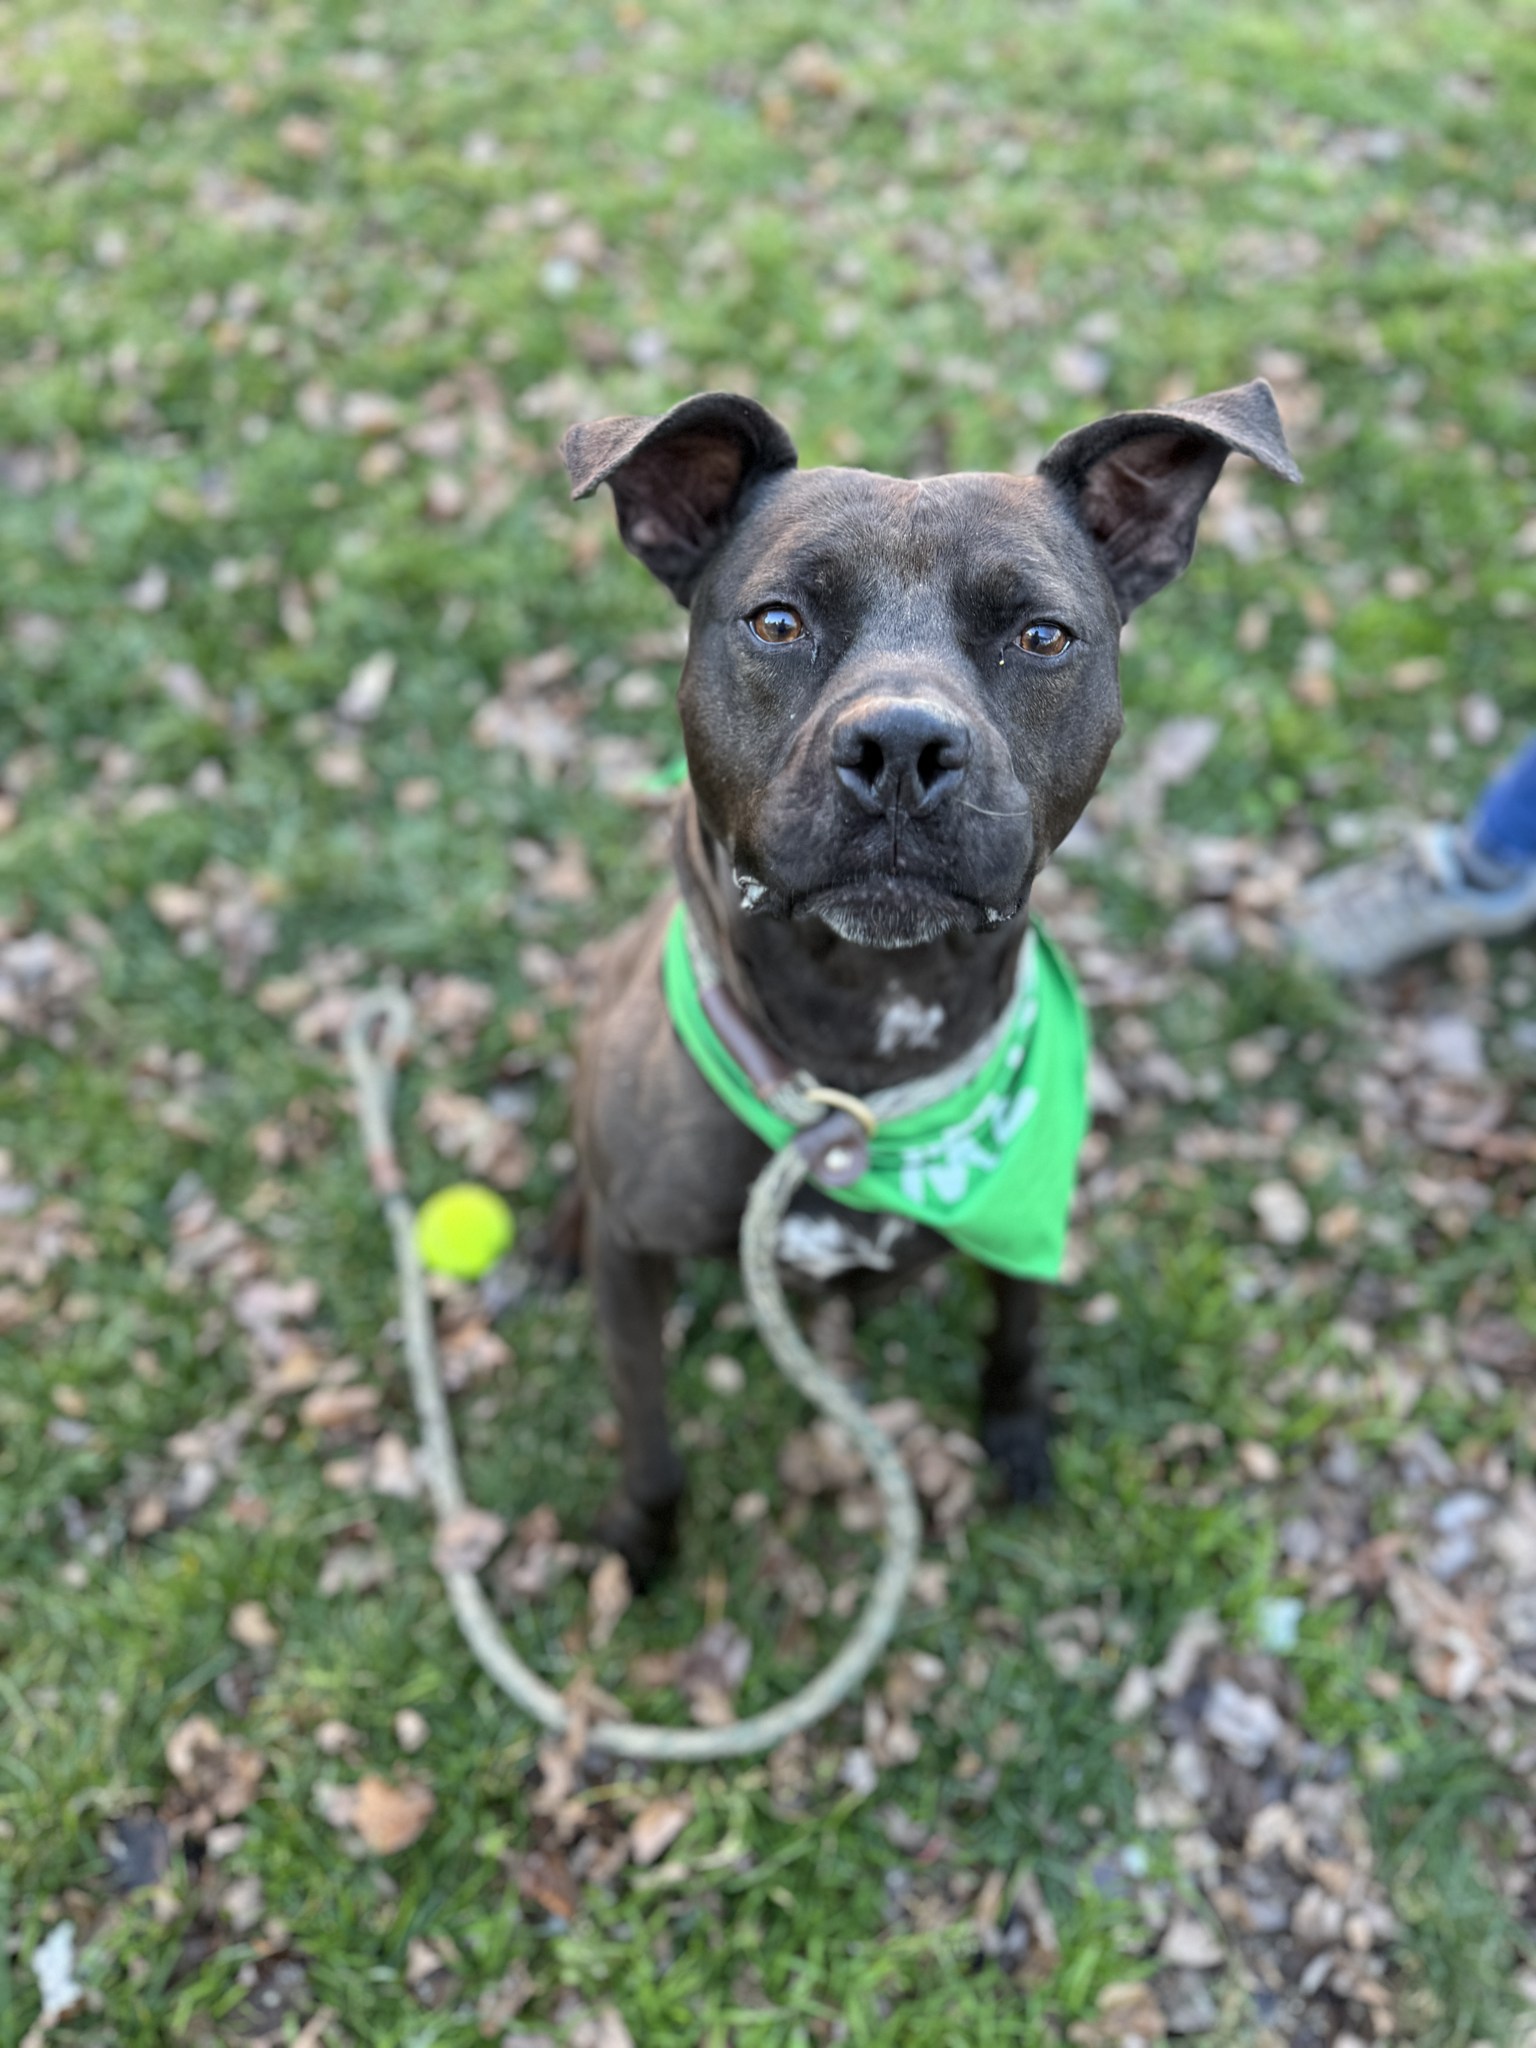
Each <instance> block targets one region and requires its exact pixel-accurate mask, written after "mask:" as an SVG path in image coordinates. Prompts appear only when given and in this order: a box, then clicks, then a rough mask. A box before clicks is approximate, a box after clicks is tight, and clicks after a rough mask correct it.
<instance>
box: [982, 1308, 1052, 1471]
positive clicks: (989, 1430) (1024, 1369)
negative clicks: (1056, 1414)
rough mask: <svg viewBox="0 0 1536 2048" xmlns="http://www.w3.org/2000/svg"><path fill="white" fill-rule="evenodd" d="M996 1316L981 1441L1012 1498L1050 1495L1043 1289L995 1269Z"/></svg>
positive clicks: (987, 1364)
mask: <svg viewBox="0 0 1536 2048" xmlns="http://www.w3.org/2000/svg"><path fill="white" fill-rule="evenodd" d="M989 1277H990V1279H991V1281H992V1293H993V1298H994V1300H995V1302H996V1304H997V1316H996V1320H995V1321H994V1323H993V1325H992V1334H991V1337H990V1338H989V1340H988V1344H987V1354H986V1362H985V1364H984V1365H983V1367H982V1374H981V1441H982V1446H983V1448H984V1449H985V1451H986V1453H987V1455H988V1457H989V1458H991V1460H992V1462H993V1463H994V1464H995V1465H996V1466H997V1467H998V1468H999V1470H1000V1471H1001V1472H1002V1475H1003V1480H1004V1483H1005V1484H1006V1486H1007V1489H1008V1498H1009V1499H1010V1500H1013V1501H1021V1502H1027V1501H1039V1500H1048V1499H1049V1498H1050V1494H1051V1487H1052V1477H1051V1447H1050V1392H1049V1389H1048V1387H1047V1385H1046V1378H1045V1358H1044V1351H1043V1347H1042V1344H1041V1338H1040V1302H1041V1289H1040V1287H1039V1286H1038V1285H1037V1283H1036V1282H1035V1281H1033V1280H1015V1279H1012V1278H1011V1277H1010V1276H1009V1275H1008V1274H1006V1273H996V1272H994V1273H991V1274H990V1275H989Z"/></svg>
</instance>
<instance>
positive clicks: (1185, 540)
mask: <svg viewBox="0 0 1536 2048" xmlns="http://www.w3.org/2000/svg"><path fill="white" fill-rule="evenodd" d="M1231 454H1238V455H1250V456H1252V458H1253V460H1254V461H1255V462H1262V463H1263V465H1264V467H1265V468H1266V469H1272V470H1273V471H1274V472H1275V474H1276V475H1277V476H1283V477H1284V478H1285V479H1286V481H1287V483H1293V484H1299V483H1300V482H1301V471H1300V470H1299V469H1298V468H1297V467H1296V465H1295V463H1294V462H1293V461H1292V460H1291V451H1290V449H1289V448H1287V447H1286V445H1285V430H1284V429H1283V427H1282V426H1281V424H1280V414H1279V412H1278V410H1277V409H1276V406H1275V394H1274V393H1273V392H1272V391H1271V390H1270V388H1269V386H1268V384H1266V383H1265V381H1264V379H1263V378H1262V377H1256V378H1255V379H1254V381H1253V382H1252V383H1251V384H1239V385H1238V386H1237V388H1236V389H1235V390H1232V391H1213V392H1211V393H1210V395H1209V396H1208V397H1206V398H1190V399H1186V400H1184V401H1183V402H1182V403H1181V404H1179V405H1159V406H1155V407H1152V408H1151V409H1149V410H1148V411H1146V412H1117V413H1111V414H1110V416H1109V417H1108V419H1102V420H1095V421H1094V422H1093V423H1092V425H1091V426H1086V427H1078V428H1076V429H1074V431H1073V432H1072V433H1070V434H1064V435H1063V436H1062V438H1061V439H1060V440H1059V441H1058V442H1057V443H1056V445H1055V447H1054V448H1053V449H1052V450H1051V451H1050V453H1049V454H1048V455H1047V456H1046V457H1045V460H1044V461H1043V462H1042V463H1041V464H1040V469H1039V474H1040V475H1041V476H1043V477H1044V478H1045V479H1046V480H1047V481H1048V482H1049V483H1053V484H1055V485H1056V487H1057V489H1058V490H1060V491H1062V492H1064V493H1065V495H1066V496H1067V497H1068V498H1069V499H1070V501H1071V503H1072V507H1073V510H1074V512H1075V514H1076V516H1077V519H1078V523H1079V524H1080V525H1081V526H1082V527H1083V528H1084V529H1085V530H1086V532H1087V533H1088V534H1089V535H1090V536H1091V538H1092V539H1093V540H1094V541H1096V542H1097V543H1098V547H1099V553H1100V556H1101V558H1102V560H1103V563H1104V567H1105V570H1106V571H1107V573H1108V575H1109V580H1110V583H1111V585H1112V586H1113V588H1114V593H1115V597H1116V600H1117V602H1118V603H1119V606H1120V617H1121V619H1122V621H1123V620H1125V619H1128V618H1129V617H1130V615H1131V613H1132V612H1133V611H1134V610H1135V609H1136V607H1137V605H1139V604H1143V603H1145V601H1146V600H1147V599H1148V598H1149V597H1151V596H1152V595H1153V593H1154V592H1155V591H1159V590H1161V589H1162V587H1163V585H1164V584H1165V583H1171V582H1172V581H1173V579H1174V577H1175V576H1177V575H1179V574H1180V572H1181V571H1182V570H1183V569H1185V568H1186V567H1187V566H1188V563H1189V558H1190V556H1191V555H1192V554H1193V553H1194V549H1195V527H1196V525H1197V524H1198V522H1199V518H1200V508H1201V507H1202V506H1203V505H1204V503H1205V501H1206V499H1207V498H1208V497H1209V496H1210V493H1211V487H1212V485H1213V484H1214V483H1215V481H1216V479H1217V477H1219V476H1220V475H1221V465H1222V464H1223V463H1224V462H1225V461H1226V459H1227V457H1228V456H1229V455H1231Z"/></svg>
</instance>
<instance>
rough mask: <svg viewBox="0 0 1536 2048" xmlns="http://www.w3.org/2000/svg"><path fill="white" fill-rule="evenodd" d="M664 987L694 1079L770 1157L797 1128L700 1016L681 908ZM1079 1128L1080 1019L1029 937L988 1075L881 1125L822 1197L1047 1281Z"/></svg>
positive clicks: (1061, 965) (1083, 1037)
mask: <svg viewBox="0 0 1536 2048" xmlns="http://www.w3.org/2000/svg"><path fill="white" fill-rule="evenodd" d="M662 986H663V988H664V990H665V993H666V999H667V1008H668V1009H669V1010H670V1011H671V1013H672V1022H673V1025H674V1027H675V1028H676V1031H677V1035H678V1037H679V1038H680V1039H681V1040H682V1042H683V1044H684V1046H685V1047H686V1048H687V1050H688V1052H689V1053H690V1054H691V1056H692V1058H693V1060H694V1062H695V1064H696V1065H697V1067H698V1069H699V1072H700V1073H701V1074H702V1075H703V1076H704V1078H705V1080H706V1081H707V1082H708V1083H709V1085H710V1087H711V1088H713V1089H714V1091H715V1093H716V1094H717V1095H718V1096H719V1097H720V1099H721V1101H722V1102H724V1103H725V1105H726V1107H727V1108H728V1109H729V1110H730V1111H731V1113H732V1114H733V1115H734V1116H737V1117H739V1118H740V1119H741V1121H742V1122H743V1123H744V1124H746V1125H747V1127H748V1128H749V1129H750V1130H753V1131H755V1132H756V1133H757V1135H758V1136H759V1137H760V1138H761V1139H762V1140H763V1141H764V1142H765V1143H766V1144H768V1145H770V1146H772V1148H773V1149H774V1150H775V1151H778V1150H779V1148H780V1147H781V1146H783V1145H786V1144H787V1143H788V1142H789V1140H790V1139H791V1138H792V1137H793V1136H794V1135H795V1126H794V1125H793V1124H792V1123H790V1122H789V1121H788V1120H787V1118H785V1117H782V1116H779V1115H778V1114H777V1113H776V1112H775V1111H774V1110H772V1109H770V1108H769V1107H768V1105H767V1104H766V1103H765V1102H763V1101H762V1100H761V1099H760V1098H759V1096H758V1095H757V1094H756V1093H755V1091H754V1090H753V1087H752V1083H751V1082H750V1081H749V1080H748V1079H747V1076H746V1075H745V1073H744V1072H743V1071H742V1069H741V1067H740V1066H739V1065H738V1064H737V1062H736V1061H735V1060H734V1059H733V1058H732V1056H731V1054H730V1053H729V1052H728V1051H727V1050H726V1048H725V1046H724V1045H723V1044H722V1043H721V1041H720V1038H719V1035H718V1034H717V1032H716V1031H715V1028H714V1026H713V1025H712V1024H711V1023H710V1021H709V1019H708V1017H707V1016H706V1015H705V1013H704V1009H703V1005H702V1004H701V1003H700V1001H699V990H698V983H697V981H696V979H695V975H694V968H693V962H692V960H691V958H690V956H689V950H688V929H687V913H686V912H685V910H684V909H683V907H682V905H681V904H679V905H678V908H677V911H676V913H675V914H674V916H673V919H672V923H671V927H670V929H669V931H668V933H667V945H666V952H665V955H664V956H663V962H662ZM1087 1127H1088V1019H1087V1014H1086V1012H1085V1011H1084V1009H1083V1004H1082V998H1081V997H1080V996H1079V995H1078V993H1077V988H1076V985H1075V983H1074V982H1073V980H1072V977H1071V975H1070V974H1069V973H1068V971H1067V967H1066V963H1065V962H1064V961H1063V960H1062V958H1061V956H1060V954H1059V953H1058V952H1057V951H1056V949H1055V947H1054V946H1052V945H1051V943H1050V941H1049V940H1048V939H1047V938H1046V936H1045V934H1044V933H1043V932H1042V931H1041V930H1040V929H1039V927H1038V926H1036V927H1034V928H1033V929H1032V930H1031V931H1030V933H1029V934H1028V936H1027V937H1026V939H1025V941H1024V958H1023V963H1022V971H1021V973H1020V976H1019V981H1018V985H1017V988H1016V990H1015V993H1014V996H1013V1003H1012V1012H1011V1016H1010V1019H1009V1023H1008V1026H1007V1028H1006V1030H1005V1031H1004V1032H1003V1034H1002V1035H1001V1038H1000V1040H999V1043H998V1044H997V1046H996V1048H995V1049H994V1051H993V1052H992V1054H991V1056H990V1057H989V1058H988V1060H987V1061H986V1064H985V1065H984V1066H983V1067H982V1068H981V1070H980V1071H979V1072H978V1073H977V1074H975V1075H973V1076H972V1077H971V1079H969V1080H968V1081H965V1082H963V1083H962V1084H961V1085H960V1086H959V1087H958V1088H957V1089H956V1090H955V1092H954V1094H953V1095H951V1096H949V1097H948V1098H947V1099H946V1100H945V1101H943V1102H940V1103H937V1104H935V1105H934V1106H933V1107H932V1108H931V1109H926V1110H922V1111H920V1112H918V1113H917V1114H915V1115H912V1116H903V1117H896V1118H894V1119H893V1120H892V1121H890V1122H888V1123H882V1124H881V1125H879V1127H878V1128H877V1130H876V1131H875V1134H874V1137H873V1138H872V1139H871V1141H870V1152H869V1160H870V1163H869V1170H868V1171H867V1172H866V1173H865V1174H864V1175H862V1177H861V1178H860V1179H858V1180H856V1181H855V1182H853V1184H852V1185H851V1186H850V1187H845V1188H827V1189H826V1190H825V1192H826V1193H827V1194H829V1195H831V1196H832V1197H833V1198H834V1199H835V1200H836V1201H839V1202H846V1203H847V1205H848V1207H849V1208H850V1209H866V1210H874V1211H877V1212H880V1213H884V1214H890V1215H896V1216H910V1217H911V1218H913V1220H914V1221H916V1222H918V1223H926V1224H928V1225H929V1226H930V1228H932V1229H934V1230H937V1231H939V1232H941V1233H942V1234H943V1235H944V1236H945V1237H947V1238H948V1239H949V1240H950V1242H951V1244H954V1245H957V1246H958V1247H959V1248H960V1250H961V1251H965V1252H970V1253H971V1254H972V1255H973V1256H974V1257H975V1258H978V1259H980V1260H982V1261H983V1263H984V1264H986V1265H988V1266H993V1267H996V1268H997V1269H998V1270H999V1271H1000V1272H1003V1273H1011V1274H1013V1275H1015V1276H1016V1277H1017V1278H1019V1279H1031V1280H1054V1279H1055V1278H1056V1276H1057V1275H1058V1273H1059V1272H1060V1271H1061V1260H1062V1253H1063V1251H1064V1249H1065V1246H1066V1237H1067V1212H1068V1210H1069V1209H1070V1208H1071V1205H1072V1188H1073V1184H1074V1182H1075V1180H1076V1175H1077V1154H1078V1148H1079V1146H1080V1145H1081V1144H1082V1141H1083V1134H1084V1132H1085V1131H1086V1129H1087Z"/></svg>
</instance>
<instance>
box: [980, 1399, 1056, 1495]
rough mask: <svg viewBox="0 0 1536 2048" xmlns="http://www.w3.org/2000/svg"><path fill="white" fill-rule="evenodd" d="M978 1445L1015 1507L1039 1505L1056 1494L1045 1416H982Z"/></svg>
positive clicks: (1048, 1428) (1047, 1424)
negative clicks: (988, 1459) (980, 1446)
mask: <svg viewBox="0 0 1536 2048" xmlns="http://www.w3.org/2000/svg"><path fill="white" fill-rule="evenodd" d="M981 1443H982V1448H983V1450H984V1451H985V1452H986V1454H987V1456H988V1457H989V1458H990V1459H991V1460H992V1463H993V1464H994V1465H995V1466H996V1467H997V1469H998V1471H999V1472H1001V1473H1002V1475H1003V1486H1004V1489H1005V1490H1006V1492H1007V1495H1008V1498H1009V1500H1010V1501H1011V1502H1013V1504H1014V1505H1015V1506H1016V1507H1033V1506H1038V1505H1040V1504H1042V1503H1044V1502H1045V1501H1048V1500H1049V1499H1050V1498H1051V1496H1052V1494H1053V1493H1054V1492H1055V1491H1056V1474H1055V1471H1054V1469H1053V1467H1052V1465H1051V1440H1050V1424H1049V1422H1048V1421H1047V1419H1046V1417H1045V1416H1044V1415H1039V1414H1029V1415H988V1416H985V1417H983V1419H982V1425H981Z"/></svg>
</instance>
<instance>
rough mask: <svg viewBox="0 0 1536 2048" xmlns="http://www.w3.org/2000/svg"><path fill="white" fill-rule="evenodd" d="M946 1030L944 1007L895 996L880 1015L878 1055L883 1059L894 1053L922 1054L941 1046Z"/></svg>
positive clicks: (938, 1004)
mask: <svg viewBox="0 0 1536 2048" xmlns="http://www.w3.org/2000/svg"><path fill="white" fill-rule="evenodd" d="M943 1028H944V1006H943V1004H942V1003H920V1002H919V1001H918V1000H917V997H916V996H893V997H892V998H891V1000H890V1001H889V1002H888V1003H887V1004H886V1005H885V1007H884V1008H883V1009H882V1010H881V1012H880V1023H879V1027H878V1029H877V1031H876V1034H875V1051H876V1052H877V1053H878V1054H879V1055H880V1057H881V1058H882V1059H889V1058H890V1056H891V1054H892V1053H894V1052H922V1051H924V1050H926V1048H927V1047H929V1046H931V1045H937V1044H938V1042H939V1033H940V1032H941V1031H942V1030H943Z"/></svg>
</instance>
